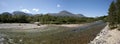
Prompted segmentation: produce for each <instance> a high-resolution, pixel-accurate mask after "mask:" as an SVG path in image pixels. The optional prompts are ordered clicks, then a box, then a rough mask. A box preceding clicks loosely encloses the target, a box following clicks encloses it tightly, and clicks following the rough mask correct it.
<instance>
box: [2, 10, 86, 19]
mask: <svg viewBox="0 0 120 44" xmlns="http://www.w3.org/2000/svg"><path fill="white" fill-rule="evenodd" d="M4 13H5V14H8V13H9V12H4ZM9 14H12V15H34V14H30V13H25V12H22V11H14V12H12V13H9ZM47 14H48V15H51V16H70V17H85V16H84V15H83V14H73V13H71V12H68V11H66V10H63V11H60V12H59V13H47ZM40 15H41V14H40Z"/></svg>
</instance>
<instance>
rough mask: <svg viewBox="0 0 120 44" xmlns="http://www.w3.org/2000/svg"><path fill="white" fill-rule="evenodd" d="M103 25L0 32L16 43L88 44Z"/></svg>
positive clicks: (5, 30)
mask: <svg viewBox="0 0 120 44" xmlns="http://www.w3.org/2000/svg"><path fill="white" fill-rule="evenodd" d="M104 27H105V24H98V25H96V26H91V27H86V28H67V27H57V26H49V27H48V28H45V29H47V30H48V31H40V30H39V29H38V30H37V31H36V32H31V31H28V30H15V29H12V30H10V29H0V33H2V34H6V35H8V36H7V38H9V39H12V42H13V43H17V44H88V43H89V42H90V41H91V40H93V39H94V37H96V35H97V34H98V33H99V32H100V31H101V29H102V28H104ZM49 29H50V30H49ZM21 40H22V41H21ZM9 43H10V42H9ZM13 43H11V44H13Z"/></svg>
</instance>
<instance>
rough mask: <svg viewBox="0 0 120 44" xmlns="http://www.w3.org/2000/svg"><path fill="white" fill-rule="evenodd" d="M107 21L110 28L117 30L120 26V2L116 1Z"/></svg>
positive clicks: (111, 7) (110, 8)
mask: <svg viewBox="0 0 120 44" xmlns="http://www.w3.org/2000/svg"><path fill="white" fill-rule="evenodd" d="M108 11H109V12H108V17H107V21H108V22H109V27H110V28H111V29H112V28H117V27H119V25H120V0H114V1H113V2H112V3H111V5H110V7H109V10H108Z"/></svg>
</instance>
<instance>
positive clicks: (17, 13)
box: [13, 11, 32, 15]
mask: <svg viewBox="0 0 120 44" xmlns="http://www.w3.org/2000/svg"><path fill="white" fill-rule="evenodd" d="M13 14H14V15H32V14H29V13H25V12H21V11H14V12H13Z"/></svg>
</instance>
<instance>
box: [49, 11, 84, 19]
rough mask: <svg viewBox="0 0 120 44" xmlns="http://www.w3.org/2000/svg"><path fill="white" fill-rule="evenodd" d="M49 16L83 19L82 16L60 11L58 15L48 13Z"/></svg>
mask: <svg viewBox="0 0 120 44" xmlns="http://www.w3.org/2000/svg"><path fill="white" fill-rule="evenodd" d="M48 14H49V15H52V16H71V17H85V16H84V15H82V14H73V13H71V12H68V11H65V10H64V11H60V12H59V13H48Z"/></svg>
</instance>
